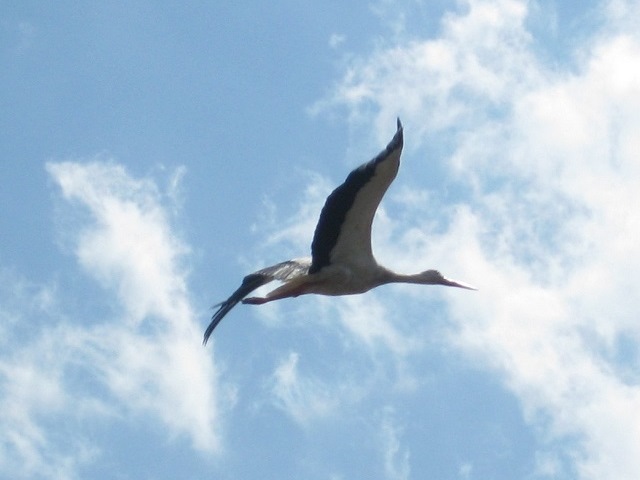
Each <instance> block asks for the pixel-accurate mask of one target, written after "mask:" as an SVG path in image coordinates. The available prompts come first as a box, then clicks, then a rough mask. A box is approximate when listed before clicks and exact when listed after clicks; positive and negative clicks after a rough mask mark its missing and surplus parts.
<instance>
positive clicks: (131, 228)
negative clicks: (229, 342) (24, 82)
mask: <svg viewBox="0 0 640 480" xmlns="http://www.w3.org/2000/svg"><path fill="white" fill-rule="evenodd" d="M47 170H48V172H49V173H50V175H51V177H52V178H53V180H54V181H55V183H56V184H57V185H58V186H59V187H60V189H61V191H62V196H63V198H64V201H65V203H63V204H62V205H61V207H60V209H61V211H64V212H65V218H66V219H67V220H69V219H70V218H75V220H72V221H67V223H66V224H65V227H66V230H67V231H66V232H65V233H64V239H65V241H69V242H70V244H71V249H72V250H73V252H74V254H75V255H76V258H77V260H78V263H79V265H80V266H81V268H82V269H83V270H84V274H85V275H87V276H88V277H89V278H93V279H94V280H96V281H97V282H99V284H100V285H101V286H102V287H103V289H104V291H103V293H104V295H105V296H106V297H109V298H111V299H112V302H113V305H115V306H116V307H115V308H113V309H111V310H110V313H108V314H106V315H105V314H104V313H103V314H102V318H99V319H96V318H91V319H90V321H87V319H86V318H82V317H74V316H70V314H69V313H67V312H65V311H64V309H62V308H61V307H60V306H58V305H56V304H55V301H53V304H54V305H53V306H54V308H52V307H51V304H52V301H51V300H50V299H51V298H52V297H53V298H54V299H55V298H56V297H58V296H59V297H62V298H64V296H65V292H58V291H55V290H54V291H53V292H52V291H51V289H45V288H40V289H39V290H40V293H39V294H38V298H40V299H41V300H43V302H40V305H41V306H40V307H38V308H32V309H30V310H29V309H26V312H27V313H26V314H22V315H24V316H25V318H22V319H20V321H19V322H18V321H17V320H15V317H16V315H18V314H17V313H16V312H17V311H19V309H16V310H11V311H9V312H5V313H4V315H5V316H8V317H12V318H14V321H13V323H12V327H10V329H11V330H12V332H11V333H12V334H14V335H17V334H21V332H20V331H19V328H20V325H21V324H22V323H23V322H26V323H28V322H31V321H32V317H36V316H42V315H45V316H46V317H47V318H48V322H47V324H46V325H44V324H42V323H40V322H39V325H41V328H40V330H36V331H33V330H32V331H31V332H30V336H31V340H30V341H28V342H23V343H21V344H20V346H19V347H15V346H11V347H10V348H7V349H3V353H2V355H0V380H1V383H0V386H1V388H2V393H3V394H2V407H3V408H2V409H1V410H2V414H0V422H1V423H2V430H3V441H2V443H1V444H0V471H3V472H4V473H5V474H7V475H10V476H12V477H14V476H15V475H16V474H17V473H16V472H25V471H26V472H29V471H31V472H36V471H37V472H40V474H42V475H43V476H44V477H47V478H75V477H76V475H77V474H78V469H79V468H80V467H81V466H82V465H83V464H86V463H87V462H90V461H95V460H96V458H97V457H99V456H100V454H101V450H102V449H103V448H106V445H102V444H99V443H95V442H94V441H93V440H92V439H91V438H90V437H91V436H90V434H89V432H90V430H91V425H96V424H100V423H101V422H103V421H112V422H123V424H126V423H127V419H132V418H136V419H144V418H147V419H149V420H150V421H156V422H160V423H162V424H163V425H164V426H165V427H167V429H168V430H167V431H168V432H169V434H170V435H171V436H172V437H186V438H187V439H189V440H190V441H191V443H192V445H193V446H194V447H195V448H196V449H198V450H201V451H206V452H216V451H217V450H218V449H219V448H220V426H221V425H220V422H221V416H220V407H221V405H222V404H223V402H224V398H223V396H224V392H222V391H221V389H220V386H219V384H218V382H217V373H216V370H215V367H214V365H213V363H212V358H211V355H210V351H208V350H204V349H202V348H200V341H201V331H200V330H201V329H200V325H199V323H198V322H196V321H195V315H194V312H193V309H192V306H191V301H190V298H189V294H188V291H187V287H186V273H185V272H186V265H185V264H184V262H185V253H186V252H188V248H187V247H186V245H185V244H184V243H183V242H182V241H181V240H180V239H179V238H178V237H177V236H176V235H175V234H174V233H173V231H172V226H171V221H170V217H169V215H168V213H167V208H166V207H165V204H166V203H167V199H166V198H165V197H163V194H162V193H161V192H160V191H159V189H158V188H157V186H156V184H155V183H154V182H153V181H152V180H150V179H142V180H140V179H135V178H134V177H132V176H131V175H130V174H129V173H128V172H127V171H126V170H125V169H124V168H123V167H121V166H119V165H117V164H114V163H108V162H106V163H105V162H89V163H75V162H63V163H50V164H48V165H47ZM87 214H88V215H87ZM32 290H33V288H32ZM37 290H38V289H37ZM45 290H47V291H48V292H49V293H48V294H45V293H46V292H45ZM4 294H7V295H8V292H3V295H4ZM47 298H48V299H49V300H48V301H46V302H44V300H46V299H47ZM28 302H31V303H33V300H31V299H30V298H28V296H27V295H22V297H21V301H20V302H19V303H20V304H21V305H22V306H25V305H28ZM75 302H82V300H81V299H76V300H75ZM45 307H46V308H45ZM80 310H82V309H80ZM85 311H86V310H85ZM16 332H17V333H16ZM62 418H64V419H65V425H66V426H65V428H64V429H62V430H61V429H58V428H54V426H55V424H57V423H59V422H60V421H61V420H60V419H62ZM70 419H73V420H70ZM63 430H64V432H65V438H64V439H61V438H59V435H60V434H61V433H60V432H61V431H63ZM83 452H84V453H83ZM10 459H13V460H11V461H10ZM42 472H46V473H42Z"/></svg>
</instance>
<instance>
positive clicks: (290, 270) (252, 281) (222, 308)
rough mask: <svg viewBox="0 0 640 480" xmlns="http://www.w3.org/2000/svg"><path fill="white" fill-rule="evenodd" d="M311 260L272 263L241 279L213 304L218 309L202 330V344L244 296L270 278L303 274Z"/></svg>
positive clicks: (205, 342) (204, 343)
mask: <svg viewBox="0 0 640 480" xmlns="http://www.w3.org/2000/svg"><path fill="white" fill-rule="evenodd" d="M310 263H311V261H310V260H309V259H305V258H303V259H297V260H287V261H286V262H282V263H278V264H277V265H273V266H271V267H267V268H263V269H262V270H258V271H257V272H255V273H250V274H249V275H247V276H246V277H244V279H243V280H242V285H240V287H238V289H237V290H236V291H235V292H233V293H232V294H231V296H230V297H229V298H227V299H226V300H225V301H224V302H221V303H218V304H217V305H214V308H215V307H219V308H218V311H216V313H214V314H213V317H211V323H209V326H208V327H207V329H206V330H205V332H204V340H203V341H202V344H203V345H206V344H207V341H208V340H209V337H210V336H211V334H212V333H213V330H214V329H215V328H216V326H217V325H218V324H219V323H220V321H221V320H222V319H223V318H224V316H225V315H226V314H227V313H229V311H230V310H231V309H232V308H233V307H235V306H236V305H237V304H238V303H239V302H241V301H242V299H243V298H244V297H246V296H247V295H249V294H250V293H251V292H253V291H254V290H255V289H257V288H259V287H261V286H262V285H265V284H267V283H269V282H271V281H272V280H282V281H286V280H291V279H292V278H296V277H299V276H301V275H305V274H306V273H307V272H308V271H309V265H310Z"/></svg>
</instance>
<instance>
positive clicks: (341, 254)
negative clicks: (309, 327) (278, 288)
mask: <svg viewBox="0 0 640 480" xmlns="http://www.w3.org/2000/svg"><path fill="white" fill-rule="evenodd" d="M402 144H403V135H402V124H401V123H400V119H398V128H397V130H396V133H395V135H394V137H393V139H392V140H391V141H390V142H389V144H388V145H387V147H386V148H385V149H384V150H383V151H382V152H380V153H379V154H378V156H376V157H375V158H374V159H373V160H371V161H369V162H367V163H365V164H363V165H361V166H359V167H358V168H356V169H355V170H353V171H352V172H351V173H350V174H349V176H348V177H347V179H346V180H345V181H344V183H343V184H342V185H340V186H339V187H338V188H336V189H335V190H334V191H333V192H332V193H331V195H329V197H327V201H326V203H325V204H324V207H323V208H322V212H321V213H320V219H319V220H318V225H317V227H316V231H315V234H314V235H313V242H312V243H311V255H312V257H313V262H312V264H311V268H310V269H309V273H316V272H317V271H319V270H320V269H321V268H323V267H325V266H327V265H329V264H332V263H343V264H367V263H371V262H373V261H374V260H373V252H372V250H371V224H372V223H373V216H374V215H375V213H376V210H377V209H378V205H380V201H381V200H382V197H383V196H384V194H385V192H386V191H387V189H388V188H389V185H391V182H393V179H394V178H395V177H396V174H397V173H398V168H399V167H400V154H401V153H402Z"/></svg>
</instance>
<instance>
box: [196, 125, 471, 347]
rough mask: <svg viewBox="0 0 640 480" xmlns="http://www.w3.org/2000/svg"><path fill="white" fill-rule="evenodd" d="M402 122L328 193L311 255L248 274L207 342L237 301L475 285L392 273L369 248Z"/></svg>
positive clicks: (430, 273)
mask: <svg viewBox="0 0 640 480" xmlns="http://www.w3.org/2000/svg"><path fill="white" fill-rule="evenodd" d="M402 145H403V135H402V123H401V122H400V119H398V120H397V130H396V133H395V135H394V136H393V138H392V139H391V141H390V142H389V144H388V145H387V146H386V148H385V149H384V150H382V152H380V153H379V154H378V155H377V156H376V157H375V158H374V159H373V160H371V161H369V162H367V163H364V164H362V165H360V166H359V167H358V168H356V169H355V170H353V171H352V172H351V173H350V174H349V175H348V176H347V179H346V180H345V181H344V183H343V184H342V185H340V186H339V187H338V188H336V189H335V190H334V191H333V192H332V193H331V194H330V195H329V196H328V197H327V200H326V202H325V204H324V207H323V208H322V211H321V212H320V219H319V220H318V225H317V226H316V230H315V233H314V235H313V241H312V242H311V258H308V257H307V258H296V259H293V260H287V261H285V262H282V263H278V264H276V265H273V266H271V267H267V268H263V269H262V270H258V271H257V272H254V273H250V274H249V275H247V276H246V277H244V279H243V280H242V284H241V285H240V287H238V289H237V290H236V291H235V292H233V293H232V294H231V296H230V297H229V298H227V299H226V300H225V301H224V302H221V303H219V304H217V305H215V306H214V308H216V307H218V310H217V311H216V312H215V313H214V315H213V317H212V318H211V323H210V324H209V326H208V327H207V329H206V331H205V332H204V341H203V344H205V345H206V343H207V341H208V340H209V337H210V336H211V333H212V332H213V330H214V329H215V328H216V326H217V325H218V323H220V321H221V320H222V319H223V318H224V316H225V315H226V314H227V313H229V311H230V310H231V309H232V308H233V307H235V306H236V305H237V304H238V303H240V302H242V303H244V304H251V305H260V304H263V303H267V302H272V301H274V300H280V299H282V298H289V297H297V296H299V295H305V294H308V293H315V294H319V295H334V296H337V295H353V294H358V293H364V292H366V291H368V290H371V289H372V288H375V287H378V286H380V285H384V284H387V283H415V284H421V285H446V286H448V287H459V288H466V289H468V290H476V289H475V288H474V287H472V286H470V285H466V284H464V283H460V282H457V281H455V280H451V279H448V278H446V277H444V276H443V275H442V274H441V273H440V272H438V271H437V270H426V271H424V272H421V273H417V274H412V275H408V274H402V273H396V272H393V271H391V270H389V269H387V268H385V267H383V266H382V265H380V264H378V262H376V259H375V258H374V256H373V252H372V250H371V225H372V223H373V217H374V215H375V212H376V210H377V208H378V205H379V204H380V201H381V200H382V197H383V196H384V194H385V192H386V191H387V189H388V188H389V185H391V182H392V181H393V180H394V178H395V177H396V174H397V173H398V168H399V167H400V154H401V153H402ZM273 280H279V281H281V282H282V285H280V286H279V287H278V288H276V289H275V290H273V291H271V292H269V293H268V294H267V295H266V296H264V297H249V298H247V296H248V295H249V294H250V293H251V292H253V291H254V290H256V289H257V288H259V287H261V286H262V285H265V284H266V283H269V282H271V281H273Z"/></svg>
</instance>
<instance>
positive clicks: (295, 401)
mask: <svg viewBox="0 0 640 480" xmlns="http://www.w3.org/2000/svg"><path fill="white" fill-rule="evenodd" d="M299 359H300V355H299V354H298V353H296V352H291V353H289V355H288V356H287V358H286V359H285V360H282V361H281V362H280V364H279V365H278V366H277V367H276V369H275V371H274V373H273V377H272V386H271V389H272V393H273V395H274V397H275V400H276V405H277V406H278V407H279V408H282V409H283V410H284V411H285V412H286V413H287V414H289V415H290V416H291V417H292V418H293V419H294V420H295V421H296V422H298V423H300V424H302V425H306V424H308V423H309V422H310V421H311V420H314V419H317V418H321V417H326V416H327V415H329V414H330V413H331V412H332V411H333V410H334V409H335V408H336V406H337V405H338V404H339V400H338V399H339V397H338V396H337V395H333V394H332V392H331V389H330V388H328V385H325V384H323V382H322V381H320V380H317V379H314V378H311V377H304V376H301V375H300V372H299V371H298V361H299Z"/></svg>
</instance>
